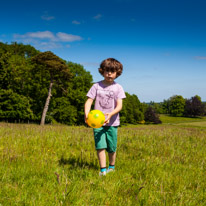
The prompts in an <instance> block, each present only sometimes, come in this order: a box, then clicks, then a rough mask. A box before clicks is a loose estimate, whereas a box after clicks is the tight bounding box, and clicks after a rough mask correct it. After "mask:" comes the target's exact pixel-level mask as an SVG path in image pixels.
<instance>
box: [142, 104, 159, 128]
mask: <svg viewBox="0 0 206 206" xmlns="http://www.w3.org/2000/svg"><path fill="white" fill-rule="evenodd" d="M144 117H145V121H146V122H147V123H148V122H152V123H154V124H161V123H162V122H161V120H160V118H159V115H158V114H157V113H156V111H155V109H154V108H153V107H151V106H149V107H148V108H147V109H146V111H145V113H144Z"/></svg>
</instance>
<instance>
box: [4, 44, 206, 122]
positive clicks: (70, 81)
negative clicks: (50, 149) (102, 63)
mask: <svg viewBox="0 0 206 206" xmlns="http://www.w3.org/2000/svg"><path fill="white" fill-rule="evenodd" d="M92 82H93V78H92V75H91V74H90V72H88V71H86V70H85V69H84V67H83V66H82V65H80V64H76V63H73V62H71V61H68V62H66V61H65V60H63V59H61V58H60V57H58V56H56V55H55V54H53V53H52V52H49V51H48V52H40V51H38V50H36V49H35V48H34V47H32V46H30V45H23V44H17V43H15V42H14V43H12V44H10V45H8V44H3V43H1V42H0V120H3V121H11V122H15V121H17V122H22V121H24V122H27V121H30V122H31V121H33V122H36V123H39V122H40V121H41V119H42V111H43V108H44V107H45V105H46V104H45V102H46V100H47V98H48V96H49V93H50V95H52V98H51V99H49V104H48V105H49V107H48V111H47V112H46V115H45V122H46V123H52V122H53V123H54V122H58V123H63V124H68V125H81V124H84V103H85V100H86V98H87V97H86V94H87V92H88V90H89V89H90V87H91V86H92ZM50 97H51V96H50ZM203 105H206V104H203V103H202V102H201V98H200V97H198V96H195V97H192V98H191V99H189V100H185V99H184V98H183V97H182V96H180V95H176V96H173V97H171V98H170V99H168V100H164V102H162V103H154V102H150V103H149V106H150V107H151V108H152V109H151V108H148V104H143V103H141V102H140V101H139V99H138V97H137V96H136V95H134V94H133V95H130V94H129V93H127V92H126V99H125V100H124V101H123V109H122V111H121V112H120V118H121V123H130V124H137V123H140V122H143V120H144V119H145V120H146V121H147V122H154V123H155V122H156V119H155V118H157V115H156V113H167V114H170V115H173V116H183V115H187V116H199V115H203V114H204V115H205V114H206V110H205V106H203Z"/></svg>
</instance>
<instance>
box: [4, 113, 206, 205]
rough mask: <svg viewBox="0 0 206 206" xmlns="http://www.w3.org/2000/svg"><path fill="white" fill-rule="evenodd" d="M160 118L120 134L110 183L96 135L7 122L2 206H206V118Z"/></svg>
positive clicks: (78, 129) (87, 130) (81, 130)
mask: <svg viewBox="0 0 206 206" xmlns="http://www.w3.org/2000/svg"><path fill="white" fill-rule="evenodd" d="M161 118H162V119H164V121H163V124H162V125H137V126H124V127H120V128H119V131H118V151H117V161H116V171H115V172H114V173H109V174H108V175H107V176H106V177H99V176H98V172H99V165H98V160H97V157H96V152H95V149H94V142H93V134H92V129H90V128H86V127H83V126H82V127H69V126H61V125H53V126H50V125H47V126H44V127H41V126H38V125H26V124H6V123H0V206H7V205H12V206H13V205H37V206H41V205H49V206H50V205H112V206H113V205H148V206H150V205H152V206H153V205H154V206H156V205H157V206H159V205H178V206H179V205H185V206H190V205H194V206H197V205H202V206H204V205H206V178H205V174H206V160H205V157H206V149H205V148H206V125H205V123H206V119H204V118H203V119H199V120H198V121H196V120H197V119H185V121H183V120H181V118H180V119H179V118H169V117H166V116H161ZM194 120H195V121H194Z"/></svg>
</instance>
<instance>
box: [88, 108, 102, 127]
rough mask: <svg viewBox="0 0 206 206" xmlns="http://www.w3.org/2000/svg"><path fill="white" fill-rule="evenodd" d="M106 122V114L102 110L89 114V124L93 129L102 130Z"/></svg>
mask: <svg viewBox="0 0 206 206" xmlns="http://www.w3.org/2000/svg"><path fill="white" fill-rule="evenodd" d="M104 122H105V116H104V113H103V112H102V111H100V110H92V111H90V112H89V114H88V118H87V123H88V125H89V126H90V127H92V128H100V127H102V125H103V124H104Z"/></svg>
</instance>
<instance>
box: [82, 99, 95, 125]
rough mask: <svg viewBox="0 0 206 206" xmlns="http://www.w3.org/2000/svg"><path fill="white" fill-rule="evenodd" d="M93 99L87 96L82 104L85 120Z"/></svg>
mask: <svg viewBox="0 0 206 206" xmlns="http://www.w3.org/2000/svg"><path fill="white" fill-rule="evenodd" d="M93 101H94V100H93V99H91V98H88V99H87V101H86V102H85V105H84V121H85V122H86V120H87V117H88V114H89V111H90V109H91V106H92V103H93ZM86 123H87V122H86Z"/></svg>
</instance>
